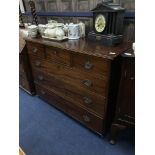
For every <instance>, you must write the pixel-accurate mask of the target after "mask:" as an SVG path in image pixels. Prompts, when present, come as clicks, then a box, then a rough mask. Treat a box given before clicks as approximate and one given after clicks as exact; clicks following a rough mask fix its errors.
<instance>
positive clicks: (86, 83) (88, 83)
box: [83, 79, 92, 87]
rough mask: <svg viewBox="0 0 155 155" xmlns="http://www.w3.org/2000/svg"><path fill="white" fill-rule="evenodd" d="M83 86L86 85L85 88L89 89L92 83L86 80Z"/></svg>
mask: <svg viewBox="0 0 155 155" xmlns="http://www.w3.org/2000/svg"><path fill="white" fill-rule="evenodd" d="M83 84H84V85H85V86H87V87H90V86H91V85H92V81H91V80H87V79H86V80H84V81H83Z"/></svg>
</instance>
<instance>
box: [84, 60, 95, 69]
mask: <svg viewBox="0 0 155 155" xmlns="http://www.w3.org/2000/svg"><path fill="white" fill-rule="evenodd" d="M92 67H93V64H92V63H91V62H90V61H87V62H85V65H84V68H85V69H92Z"/></svg>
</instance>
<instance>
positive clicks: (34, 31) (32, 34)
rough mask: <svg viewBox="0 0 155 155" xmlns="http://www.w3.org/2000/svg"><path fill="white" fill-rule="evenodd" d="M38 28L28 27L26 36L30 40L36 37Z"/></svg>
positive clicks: (34, 26)
mask: <svg viewBox="0 0 155 155" xmlns="http://www.w3.org/2000/svg"><path fill="white" fill-rule="evenodd" d="M37 33H38V27H37V26H36V25H31V26H28V35H29V36H30V37H32V38H35V37H37Z"/></svg>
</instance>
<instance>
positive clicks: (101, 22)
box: [95, 14, 106, 32]
mask: <svg viewBox="0 0 155 155" xmlns="http://www.w3.org/2000/svg"><path fill="white" fill-rule="evenodd" d="M105 26H106V20H105V17H104V16H103V15H102V14H99V15H97V16H96V18H95V29H96V31H97V32H103V31H104V29H105Z"/></svg>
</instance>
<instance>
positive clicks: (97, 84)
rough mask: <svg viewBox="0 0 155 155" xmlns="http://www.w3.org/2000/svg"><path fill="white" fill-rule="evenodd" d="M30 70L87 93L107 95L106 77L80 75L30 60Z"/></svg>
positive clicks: (56, 65) (57, 66) (60, 66)
mask: <svg viewBox="0 0 155 155" xmlns="http://www.w3.org/2000/svg"><path fill="white" fill-rule="evenodd" d="M31 64H32V68H34V69H40V70H41V71H43V72H46V73H48V74H51V75H52V76H54V77H55V78H56V79H61V80H62V81H64V82H66V83H69V84H71V85H73V86H75V87H79V88H83V89H85V90H87V91H93V92H95V93H99V94H101V95H103V96H105V95H106V94H107V93H106V92H107V89H106V88H107V86H108V77H106V76H103V77H100V76H95V75H93V74H92V75H90V74H88V73H85V72H84V73H81V72H78V71H77V70H74V69H71V68H68V67H65V66H62V65H58V64H52V63H49V62H47V61H41V60H36V59H35V60H31Z"/></svg>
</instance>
